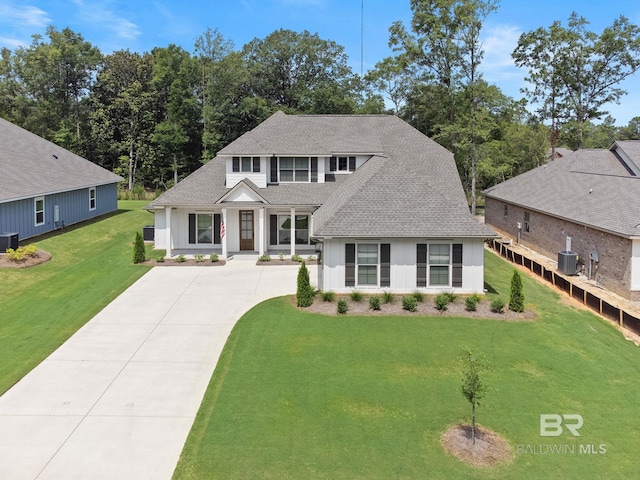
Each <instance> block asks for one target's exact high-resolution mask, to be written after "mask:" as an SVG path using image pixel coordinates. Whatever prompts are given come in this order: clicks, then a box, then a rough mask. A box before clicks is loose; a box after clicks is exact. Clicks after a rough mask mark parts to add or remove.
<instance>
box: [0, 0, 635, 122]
mask: <svg viewBox="0 0 640 480" xmlns="http://www.w3.org/2000/svg"><path fill="white" fill-rule="evenodd" d="M574 11H575V12H577V13H578V14H579V15H581V16H583V17H584V18H586V19H587V20H588V21H589V23H590V25H589V29H590V30H592V31H594V32H596V33H600V32H602V30H603V29H604V28H605V27H607V26H609V25H611V24H612V23H613V21H614V20H615V19H616V18H618V17H619V16H620V15H624V16H625V17H627V18H628V19H629V20H630V21H631V22H632V23H634V24H636V25H640V2H638V0H608V1H606V2H605V1H603V0H580V1H574V0H501V1H500V3H499V7H498V10H497V11H496V12H495V13H493V14H491V15H490V16H489V17H488V18H487V20H486V22H485V24H484V26H483V30H482V35H481V38H482V42H483V47H484V51H485V55H484V59H483V63H482V67H481V70H482V74H483V76H484V79H485V80H486V81H488V82H489V83H493V84H496V85H498V86H499V87H500V89H501V90H502V92H503V93H504V94H506V95H509V96H511V97H513V98H516V99H519V98H521V97H522V96H523V95H522V93H521V91H520V90H521V89H522V88H524V87H525V86H526V84H525V82H524V78H525V76H526V74H527V72H526V71H525V70H522V69H518V68H516V67H515V65H514V64H513V60H512V59H511V52H512V51H513V50H514V48H515V47H516V45H517V42H518V38H519V36H520V34H521V33H523V32H528V31H531V30H535V29H537V28H538V27H548V26H549V25H551V24H552V23H553V22H554V21H556V20H559V21H561V22H563V24H565V25H566V20H567V18H569V16H570V15H571V13H572V12H574ZM398 20H399V21H402V23H404V24H405V26H407V27H409V26H410V22H411V8H410V1H409V0H155V1H153V0H26V1H23V0H0V48H1V47H7V48H9V49H11V50H13V49H15V48H17V47H19V46H28V45H29V44H30V43H31V36H32V35H34V34H41V35H44V33H45V30H46V28H47V26H49V25H53V26H54V27H55V28H56V29H58V30H62V29H63V28H65V27H69V28H70V29H71V30H73V31H74V32H76V33H80V34H82V36H83V37H84V38H85V40H88V41H89V42H91V43H92V44H93V45H95V46H97V47H98V48H100V50H101V51H102V52H103V53H105V54H108V53H111V52H113V51H115V50H120V49H129V50H131V51H137V52H145V51H150V50H151V49H153V48H154V47H166V46H167V45H169V44H176V45H180V46H181V47H182V48H184V49H185V50H187V51H189V52H193V50H194V48H193V45H194V43H195V39H196V38H197V37H198V36H199V35H201V34H202V33H203V32H204V31H205V30H207V28H212V29H218V31H219V32H220V33H221V34H222V35H223V36H224V37H225V38H226V39H229V40H231V41H232V42H233V44H234V46H235V48H236V49H238V50H239V49H241V48H242V46H243V45H244V44H246V43H247V42H249V41H251V40H252V39H254V38H264V37H266V36H267V35H269V34H270V33H272V32H273V31H275V30H277V29H280V28H285V29H290V30H294V31H296V32H302V31H304V30H307V31H309V32H310V33H317V34H318V35H319V36H320V38H322V39H324V40H332V41H334V42H336V43H338V44H340V45H342V46H343V47H344V48H345V53H346V54H347V55H348V57H349V63H350V65H351V67H352V69H353V71H354V72H355V73H360V72H361V71H364V72H365V73H366V72H367V70H369V69H370V68H372V67H373V66H374V65H375V64H376V63H377V62H378V61H380V60H382V59H383V58H385V57H387V56H390V55H391V54H392V53H393V52H392V50H391V49H390V48H389V46H388V41H389V27H390V26H391V24H392V23H393V22H394V21H398ZM621 87H622V88H623V89H625V90H627V91H628V92H629V94H628V95H626V96H624V97H623V98H622V100H621V104H620V105H616V104H610V105H607V107H606V109H607V110H608V111H609V112H610V113H611V115H612V116H613V117H614V118H615V120H616V124H617V125H619V126H622V125H626V124H627V123H628V122H629V120H630V119H631V118H633V117H635V116H640V72H639V73H636V74H635V75H633V76H632V77H630V78H629V79H627V80H626V81H625V82H624V83H623V84H622V85H621Z"/></svg>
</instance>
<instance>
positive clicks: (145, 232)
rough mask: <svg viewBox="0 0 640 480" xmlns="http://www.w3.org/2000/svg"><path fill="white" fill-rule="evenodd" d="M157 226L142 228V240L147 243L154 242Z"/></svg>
mask: <svg viewBox="0 0 640 480" xmlns="http://www.w3.org/2000/svg"><path fill="white" fill-rule="evenodd" d="M155 228H156V227H155V226H153V225H145V226H144V227H142V239H143V240H144V241H145V242H153V240H154V237H155Z"/></svg>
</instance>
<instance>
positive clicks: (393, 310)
mask: <svg viewBox="0 0 640 480" xmlns="http://www.w3.org/2000/svg"><path fill="white" fill-rule="evenodd" d="M402 297H403V295H400V294H398V295H395V300H394V302H393V303H391V304H389V303H387V304H382V305H380V310H371V309H370V308H369V296H366V295H365V296H364V298H363V299H362V301H360V302H354V301H353V300H351V298H350V297H349V295H336V298H335V300H334V301H333V302H324V301H323V300H322V297H321V296H320V295H316V297H315V298H314V300H313V304H312V305H311V306H310V307H306V308H301V309H300V310H304V311H307V312H312V313H321V314H324V315H338V313H337V302H338V300H340V299H343V300H346V301H347V304H348V306H349V310H348V311H347V315H406V316H419V315H428V316H436V317H437V316H441V317H469V318H491V319H496V320H508V321H514V322H523V321H532V320H535V319H536V318H537V316H538V315H537V314H536V313H535V312H532V311H525V312H523V313H516V312H512V311H511V310H508V309H507V308H506V307H505V310H504V312H503V313H496V312H492V311H491V305H490V303H491V302H490V300H489V299H487V298H482V300H480V302H479V303H478V305H477V308H476V311H475V312H469V311H467V310H466V309H465V304H464V299H465V297H464V296H462V295H459V296H457V298H456V299H455V301H454V302H453V303H450V304H449V306H448V307H447V310H445V311H443V312H440V311H439V310H438V309H437V308H436V306H435V304H434V298H435V296H425V299H424V302H422V303H418V310H417V311H416V312H409V311H407V310H404V309H403V308H402ZM381 298H382V297H381ZM293 302H294V305H295V298H294V299H293Z"/></svg>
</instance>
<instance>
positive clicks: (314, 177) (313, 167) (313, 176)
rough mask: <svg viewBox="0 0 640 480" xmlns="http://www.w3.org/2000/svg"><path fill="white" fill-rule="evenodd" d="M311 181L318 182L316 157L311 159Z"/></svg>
mask: <svg viewBox="0 0 640 480" xmlns="http://www.w3.org/2000/svg"><path fill="white" fill-rule="evenodd" d="M311 181H312V182H317V181H318V157H311Z"/></svg>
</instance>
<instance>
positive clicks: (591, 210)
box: [484, 141, 640, 301]
mask: <svg viewBox="0 0 640 480" xmlns="http://www.w3.org/2000/svg"><path fill="white" fill-rule="evenodd" d="M484 193H485V196H486V207H485V217H486V219H485V221H486V223H487V224H488V225H490V226H491V227H492V228H495V229H496V230H498V231H500V232H503V233H504V234H506V235H507V236H509V237H511V238H513V239H517V238H518V233H520V242H521V243H522V244H524V245H526V246H528V247H530V248H532V249H533V250H536V251H538V252H540V253H542V254H544V255H546V256H548V257H550V258H553V259H556V258H557V256H558V252H560V251H564V250H565V249H566V245H567V237H569V238H570V239H571V240H570V243H571V250H572V251H575V252H576V253H578V255H579V259H580V264H581V265H584V272H585V274H587V275H588V274H589V271H591V277H592V279H594V280H596V281H598V282H599V283H600V284H602V285H603V286H604V287H605V288H607V289H609V290H611V291H613V292H616V293H618V294H620V295H622V296H624V297H626V298H630V299H632V300H636V301H640V141H619V142H615V143H614V144H613V145H612V146H611V147H610V148H609V149H598V150H595V149H594V150H578V151H576V152H567V153H564V154H563V156H562V157H560V158H556V159H555V160H553V161H551V162H549V163H547V164H546V165H544V166H541V167H538V168H535V169H533V170H530V171H529V172H526V173H523V174H522V175H518V176H517V177H515V178H512V179H510V180H507V181H506V182H503V183H500V184H499V185H496V186H494V187H491V188H488V189H487V190H485V192H484ZM518 225H520V230H518Z"/></svg>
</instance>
